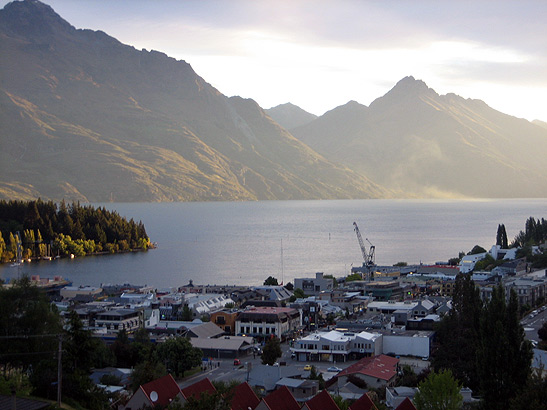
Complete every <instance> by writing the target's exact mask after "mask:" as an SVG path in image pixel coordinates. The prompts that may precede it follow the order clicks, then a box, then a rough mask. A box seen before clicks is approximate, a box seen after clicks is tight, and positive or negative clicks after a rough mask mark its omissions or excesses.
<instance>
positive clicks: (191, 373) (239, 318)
mask: <svg viewBox="0 0 547 410" xmlns="http://www.w3.org/2000/svg"><path fill="white" fill-rule="evenodd" d="M363 249H364V255H365V256H369V258H368V259H367V258H365V262H364V263H363V266H361V267H355V268H352V273H351V274H350V275H348V276H347V277H345V278H334V277H332V276H329V275H324V274H323V273H321V272H317V273H315V274H313V275H307V276H306V277H301V278H294V281H293V283H287V284H286V285H283V284H279V283H278V282H277V279H276V278H273V277H271V276H270V277H268V278H266V280H265V281H264V285H262V286H228V285H226V286H218V285H206V284H194V283H192V282H190V283H188V284H185V285H183V286H180V287H178V288H169V289H157V288H153V287H150V286H138V285H130V284H125V285H107V284H103V285H102V286H100V287H92V286H71V284H70V283H69V282H67V281H65V280H63V278H61V277H55V278H48V279H46V278H40V277H38V276H32V277H30V278H27V281H28V282H29V285H31V286H35V287H36V288H37V289H40V291H41V293H42V294H47V296H48V298H49V300H50V301H52V303H53V304H54V305H55V307H56V310H57V311H58V312H59V313H60V315H61V317H62V318H63V319H64V323H65V325H64V326H65V328H70V326H72V327H78V326H81V328H82V330H83V331H85V332H88V334H89V335H92V337H93V339H95V340H101V341H102V342H104V345H105V346H109V348H110V351H113V352H114V355H115V356H116V360H110V362H109V361H108V360H104V362H105V363H107V362H109V363H110V365H108V366H106V367H103V368H100V367H99V366H98V364H97V363H92V364H91V365H90V369H89V370H90V375H89V377H90V379H91V380H92V381H93V382H94V383H95V386H96V387H97V388H100V389H102V390H103V391H104V392H106V393H107V395H108V397H109V402H110V403H111V406H112V407H113V408H118V409H125V410H136V409H141V408H167V407H169V408H176V407H174V406H175V403H176V405H179V406H181V408H183V407H184V406H185V405H188V402H189V401H190V402H191V403H194V404H195V403H196V402H198V401H199V400H198V399H199V398H200V394H201V393H207V394H208V395H210V396H211V397H216V399H217V400H221V399H222V397H224V400H225V401H226V402H227V407H226V408H231V409H234V410H244V409H249V408H250V409H252V410H255V409H259V410H260V409H271V410H277V409H293V408H294V409H295V410H297V409H300V408H306V409H310V410H312V409H333V410H335V409H341V410H342V409H347V408H348V406H349V408H350V409H352V410H357V409H373V408H390V409H412V408H415V407H414V400H415V395H416V394H417V392H418V391H419V389H418V388H417V383H416V380H417V379H421V380H422V381H423V380H424V379H425V378H426V377H427V376H428V375H430V374H433V373H431V362H432V360H433V359H434V356H435V351H436V349H437V345H438V340H437V338H436V334H437V332H436V330H437V329H438V325H439V324H440V322H441V321H442V319H443V317H445V316H447V315H449V314H450V312H451V310H452V309H453V308H454V305H453V296H454V292H455V291H456V288H457V283H458V280H457V278H458V277H462V276H463V275H465V276H466V277H467V278H468V279H471V280H472V281H473V282H472V283H473V284H474V285H473V286H474V288H475V289H476V290H477V291H478V295H480V299H481V301H482V302H483V303H488V301H489V300H490V299H492V297H493V294H495V292H496V289H497V288H501V289H503V290H504V291H505V295H506V299H507V300H509V294H510V293H511V292H513V293H514V294H516V297H517V300H518V306H519V314H520V316H519V317H520V318H521V326H523V329H524V331H525V335H526V338H527V339H528V340H529V342H530V343H531V345H532V346H533V348H534V349H533V359H532V362H531V364H530V365H531V367H532V369H533V370H536V371H538V372H544V370H543V369H544V367H545V365H546V364H547V352H546V351H545V350H542V349H539V348H538V347H540V348H541V347H543V349H544V348H545V344H546V342H547V340H539V339H541V338H540V337H538V334H542V333H541V332H542V330H541V329H542V327H543V329H545V328H546V326H545V319H546V317H547V312H546V306H545V296H546V291H547V271H546V269H539V270H534V269H532V268H531V265H530V263H528V262H527V261H526V258H515V256H516V253H515V249H511V250H508V249H502V248H501V246H500V245H495V246H493V247H492V248H491V250H490V251H487V252H479V253H475V254H472V255H465V256H463V257H462V258H461V260H460V261H459V264H458V265H449V264H448V263H437V264H435V265H406V264H397V266H377V265H375V264H374V261H373V259H371V258H370V256H371V254H373V249H370V250H369V251H368V254H367V250H366V249H365V248H364V246H363ZM542 251H543V249H542V248H541V247H533V249H532V252H536V253H540V252H542ZM486 258H491V259H493V260H498V261H501V263H499V264H498V266H497V267H496V268H494V269H492V270H490V271H478V270H476V269H475V266H476V265H477V264H479V263H480V262H481V261H483V260H485V259H486ZM8 286H9V285H8ZM504 303H505V301H504ZM74 323H79V325H75V324H74ZM543 334H544V333H543ZM181 340H184V341H185V342H186V343H187V344H186V345H185V346H186V347H185V349H187V350H184V349H183V348H181V349H182V350H181V352H182V353H181V354H182V355H183V356H184V355H186V356H188V357H189V356H192V357H193V360H190V359H187V358H184V359H182V358H177V357H176V356H173V353H168V354H166V353H165V352H163V350H167V348H165V349H163V350H162V348H163V347H167V346H170V345H173V346H174V345H175V342H176V341H181ZM4 341H5V340H2V342H4ZM11 341H12V340H10V342H11ZM59 343H60V344H61V343H62V341H61V338H60V339H59ZM138 343H141V345H142V344H143V343H149V344H150V345H153V346H157V348H156V351H157V354H158V355H157V356H156V358H157V359H156V360H160V361H161V363H159V364H160V365H161V366H163V368H162V369H163V370H162V369H160V370H159V371H145V372H142V362H141V360H140V359H135V358H132V359H129V358H127V357H126V358H125V359H124V358H123V356H124V354H125V355H126V356H127V355H128V354H129V353H128V351H129V350H131V346H133V347H134V345H137V344H138ZM124 349H125V352H124ZM188 349H193V350H188ZM15 350H17V349H15ZM15 350H12V351H9V352H8V351H7V350H6V354H4V355H3V356H4V357H2V359H3V361H2V364H3V366H4V373H5V374H9V371H8V370H7V369H9V368H10V364H9V363H6V360H5V359H6V358H7V356H9V353H15ZM61 350H63V351H64V349H63V348H61V346H60V347H59V351H61ZM67 350H68V348H67ZM120 352H121V353H120ZM189 352H192V353H191V354H190V353H189ZM196 352H197V353H196ZM82 353H85V352H82ZM170 355H171V356H170ZM149 356H150V355H149ZM141 359H142V358H141ZM59 360H60V359H59ZM147 360H148V361H150V360H152V359H151V358H150V357H148V358H146V359H144V360H142V361H143V362H146V363H148V365H150V363H149V362H147ZM183 362H185V363H183ZM186 362H188V363H186ZM138 372H140V373H144V374H138V375H137V373H138ZM59 374H61V373H59ZM55 375H57V373H55ZM409 375H412V376H414V382H413V383H410V384H411V385H405V381H408V380H409ZM156 376H158V377H156ZM542 377H543V378H545V373H543V375H542ZM135 383H137V384H135ZM61 385H62V384H61V382H60V381H57V383H53V387H52V386H50V387H49V388H47V389H45V391H46V392H47V393H48V394H49V395H50V396H53V397H51V398H52V399H54V398H55V394H57V395H58V396H57V400H58V404H61V400H62V397H63V395H64V394H66V392H63V391H62V390H61V389H60V388H59V386H61ZM223 386H224V388H225V389H227V387H226V386H231V387H232V390H230V391H231V393H230V395H229V396H227V393H226V392H223V390H222V387H223ZM458 386H459V394H460V395H461V401H462V405H464V406H467V407H466V408H475V407H473V406H474V405H477V404H478V403H480V396H479V395H477V394H476V392H475V391H473V390H472V389H471V388H470V387H469V386H466V385H458ZM56 389H58V391H57V392H56V391H55V390H56ZM16 393H17V391H16V389H14V390H13V394H14V395H15V394H16ZM221 393H222V394H221ZM215 395H216V396H215ZM226 397H229V399H226ZM4 399H5V403H16V402H15V400H16V399H17V406H18V407H21V406H22V404H19V403H23V401H24V400H30V399H24V398H16V397H15V396H14V397H9V396H5V397H4ZM335 399H336V402H335ZM9 405H10V404H6V406H9ZM13 405H15V404H13ZM44 406H45V407H32V408H48V407H47V406H49V403H45V404H44ZM2 408H9V407H2ZM13 408H15V407H13ZM184 408H194V407H184ZM211 408H212V407H211Z"/></svg>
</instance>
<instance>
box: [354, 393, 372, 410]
mask: <svg viewBox="0 0 547 410" xmlns="http://www.w3.org/2000/svg"><path fill="white" fill-rule="evenodd" d="M348 410H378V408H377V407H376V405H375V404H374V402H373V401H372V400H371V398H370V397H369V396H368V394H367V393H365V394H363V395H362V396H361V398H360V399H358V400H357V401H355V402H354V403H353V404H352V405H351V406H349V409H348Z"/></svg>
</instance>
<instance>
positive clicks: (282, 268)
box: [281, 238, 284, 285]
mask: <svg viewBox="0 0 547 410" xmlns="http://www.w3.org/2000/svg"><path fill="white" fill-rule="evenodd" d="M283 270H284V267H283V238H281V285H283V273H284V272H283Z"/></svg>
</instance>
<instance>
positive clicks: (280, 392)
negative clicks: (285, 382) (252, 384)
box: [255, 386, 300, 410]
mask: <svg viewBox="0 0 547 410" xmlns="http://www.w3.org/2000/svg"><path fill="white" fill-rule="evenodd" d="M255 410H300V405H299V404H298V402H297V401H296V400H295V399H294V397H293V396H292V394H291V392H290V391H289V389H288V388H287V387H286V386H281V387H280V388H279V389H277V390H274V391H273V392H271V393H270V394H268V395H267V396H266V397H264V398H263V399H262V400H260V403H259V404H258V406H256V408H255Z"/></svg>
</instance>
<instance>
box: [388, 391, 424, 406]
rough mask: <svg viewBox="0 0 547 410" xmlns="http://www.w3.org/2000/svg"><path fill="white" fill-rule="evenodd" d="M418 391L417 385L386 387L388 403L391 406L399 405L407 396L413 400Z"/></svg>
mask: <svg viewBox="0 0 547 410" xmlns="http://www.w3.org/2000/svg"><path fill="white" fill-rule="evenodd" d="M417 391H418V388H416V387H406V386H398V387H387V388H386V405H387V406H388V407H389V408H392V409H394V408H396V407H398V406H399V405H400V404H401V403H402V402H403V401H404V400H405V399H406V398H408V399H410V400H412V399H413V398H414V395H415V394H416V392H417Z"/></svg>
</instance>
